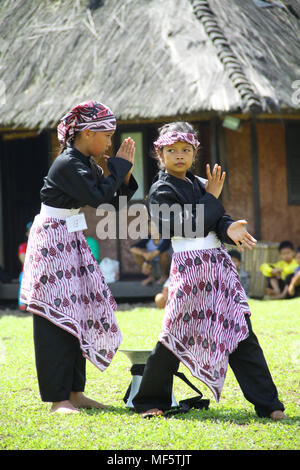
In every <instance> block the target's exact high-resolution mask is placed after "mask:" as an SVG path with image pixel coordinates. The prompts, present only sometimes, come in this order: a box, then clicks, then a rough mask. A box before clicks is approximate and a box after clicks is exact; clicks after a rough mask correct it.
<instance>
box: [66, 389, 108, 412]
mask: <svg viewBox="0 0 300 470" xmlns="http://www.w3.org/2000/svg"><path fill="white" fill-rule="evenodd" d="M70 402H71V403H72V404H73V405H74V406H76V407H77V408H98V409H101V410H105V409H106V408H107V406H106V405H103V403H100V402H98V401H95V400H92V399H91V398H88V397H86V396H85V395H84V394H83V393H82V392H71V394H70Z"/></svg>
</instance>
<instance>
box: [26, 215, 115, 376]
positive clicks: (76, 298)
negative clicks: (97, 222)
mask: <svg viewBox="0 0 300 470" xmlns="http://www.w3.org/2000/svg"><path fill="white" fill-rule="evenodd" d="M21 299H22V302H24V303H25V304H26V305H27V310H28V311H30V312H32V313H35V314H38V315H41V316H43V317H45V318H47V319H48V320H49V321H51V322H53V323H54V324H55V325H57V326H59V327H61V328H63V329H64V330H66V331H68V332H69V333H71V334H73V335H74V336H75V337H77V338H78V340H79V343H80V347H81V350H82V353H83V356H84V357H86V358H87V359H89V360H90V361H91V362H92V363H93V364H94V365H95V366H96V367H98V368H99V369H100V370H102V371H103V370H105V369H106V367H108V366H109V364H110V362H111V360H112V358H113V356H114V354H115V353H116V351H117V349H118V347H119V345H120V343H121V340H122V337H121V332H120V329H119V327H118V324H117V321H116V318H115V314H114V310H115V309H116V308H117V304H116V302H115V300H114V298H113V296H112V294H111V291H110V289H109V287H108V286H107V284H106V283H105V280H104V277H103V275H102V273H101V271H100V268H99V266H98V263H97V261H96V260H95V258H94V256H93V254H92V252H91V250H90V248H89V246H88V244H87V242H86V239H85V236H84V234H83V232H73V233H69V232H68V231H67V228H66V223H65V221H64V220H59V219H56V218H49V217H45V216H41V215H37V216H36V217H35V220H34V224H33V226H32V228H31V231H30V235H29V240H28V247H27V252H26V259H25V264H24V271H23V281H22V286H21Z"/></svg>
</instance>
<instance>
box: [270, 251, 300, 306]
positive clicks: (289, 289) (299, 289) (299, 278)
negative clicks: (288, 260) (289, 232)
mask: <svg viewBox="0 0 300 470" xmlns="http://www.w3.org/2000/svg"><path fill="white" fill-rule="evenodd" d="M295 260H296V261H297V263H298V266H297V267H296V269H295V271H294V272H293V273H292V274H288V275H287V276H286V278H285V281H284V282H285V286H284V288H283V291H282V292H281V293H280V294H278V295H273V296H272V299H291V298H293V297H300V247H298V248H297V250H296V254H295Z"/></svg>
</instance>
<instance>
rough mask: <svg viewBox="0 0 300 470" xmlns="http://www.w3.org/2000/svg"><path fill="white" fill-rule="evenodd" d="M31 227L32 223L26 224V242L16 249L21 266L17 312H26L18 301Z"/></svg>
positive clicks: (24, 307)
mask: <svg viewBox="0 0 300 470" xmlns="http://www.w3.org/2000/svg"><path fill="white" fill-rule="evenodd" d="M31 226H32V222H28V224H27V225H26V232H25V238H26V241H25V242H23V243H21V244H20V245H19V248H18V258H19V260H20V263H21V265H22V270H21V272H20V275H19V293H18V306H19V310H26V305H25V304H23V303H22V302H21V299H20V290H21V284H22V278H23V265H24V261H25V256H26V250H27V240H28V237H29V232H30V229H31Z"/></svg>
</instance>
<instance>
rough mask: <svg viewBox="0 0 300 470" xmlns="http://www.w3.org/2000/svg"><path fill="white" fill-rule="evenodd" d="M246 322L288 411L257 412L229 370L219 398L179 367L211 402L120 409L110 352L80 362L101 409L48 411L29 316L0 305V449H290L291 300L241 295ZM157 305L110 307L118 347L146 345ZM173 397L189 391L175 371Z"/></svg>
mask: <svg viewBox="0 0 300 470" xmlns="http://www.w3.org/2000/svg"><path fill="white" fill-rule="evenodd" d="M250 307H251V310H252V324H253V329H254V331H255V333H256V335H257V336H258V338H259V341H260V344H261V345H262V347H263V349H264V352H265V356H266V358H267V361H268V363H269V367H270V370H271V373H272V376H273V379H274V381H275V383H276V385H277V388H278V391H279V395H280V399H281V400H282V401H283V402H284V404H285V407H286V414H287V416H288V418H287V419H286V420H285V421H282V422H273V421H271V420H269V419H261V418H258V417H257V416H256V414H255V412H254V409H253V406H252V405H251V404H250V403H248V402H247V401H246V400H245V399H244V397H243V395H242V393H241V391H240V389H239V386H238V384H237V382H236V380H235V377H234V375H233V373H232V371H231V369H230V368H229V370H228V374H227V378H226V381H225V385H224V388H223V393H222V397H221V400H220V402H219V403H216V402H215V400H214V398H213V396H212V393H211V392H210V391H209V390H208V389H207V388H206V387H205V386H204V385H203V384H202V383H201V382H199V381H197V380H196V379H194V378H192V377H191V375H190V374H189V372H188V370H187V369H186V368H185V367H184V366H182V365H181V366H180V371H182V372H184V373H185V375H186V376H187V377H188V378H189V379H191V381H192V382H193V383H195V385H196V386H198V388H200V389H201V390H202V392H203V395H204V398H209V399H210V400H211V402H210V407H209V410H192V411H190V412H189V413H187V414H181V415H176V416H173V417H172V418H168V419H165V418H157V419H151V420H143V419H141V418H140V417H139V416H138V415H137V414H134V413H133V412H132V411H130V410H129V409H127V408H126V407H125V405H124V402H123V396H124V394H125V392H126V390H127V387H128V385H129V383H130V380H131V375H130V367H131V365H130V362H129V360H128V359H127V357H126V356H125V355H124V354H123V353H121V352H118V353H117V354H116V356H115V358H114V359H113V362H112V364H111V365H110V367H109V368H108V369H107V370H106V371H105V372H104V373H101V372H99V371H98V370H97V369H96V368H95V367H94V366H93V365H92V364H91V363H89V362H88V364H87V386H86V395H88V396H90V397H92V398H95V399H97V400H99V401H102V402H103V403H106V404H109V405H111V406H110V408H109V411H102V410H83V411H81V413H80V414H79V415H72V416H61V415H55V414H51V413H50V412H49V409H50V405H49V404H47V403H42V402H41V400H40V397H39V391H38V385H37V379H36V371H35V363H34V352H33V340H32V318H31V315H30V314H18V313H17V312H15V314H13V312H11V311H8V310H4V311H2V312H0V371H1V373H0V449H6V450H29V449H32V450H42V449H51V450H72V449H77V450H80V449H83V450H95V449H100V450H196V449H197V450H217V449H218V450H237V449H239V450H292V449H293V450H296V449H297V450H298V449H299V405H300V403H299V365H300V359H299V349H300V338H299V324H300V315H299V314H300V298H298V299H294V300H281V301H256V300H250ZM162 317H163V311H162V310H158V309H155V308H147V307H138V308H134V305H133V306H132V309H131V310H126V311H121V310H120V311H118V312H117V319H118V323H119V325H120V328H121V330H122V333H123V343H122V345H121V349H131V348H132V349H135V348H136V349H138V348H139V349H152V347H153V346H154V345H155V343H156V341H157V338H158V334H159V331H160V325H161V321H162ZM173 391H174V395H175V397H176V399H177V401H179V400H181V399H183V398H188V397H191V396H195V392H193V391H192V390H191V389H190V388H189V387H188V386H187V385H186V384H185V383H183V382H182V381H181V380H180V379H178V378H175V381H174V388H173Z"/></svg>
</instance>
